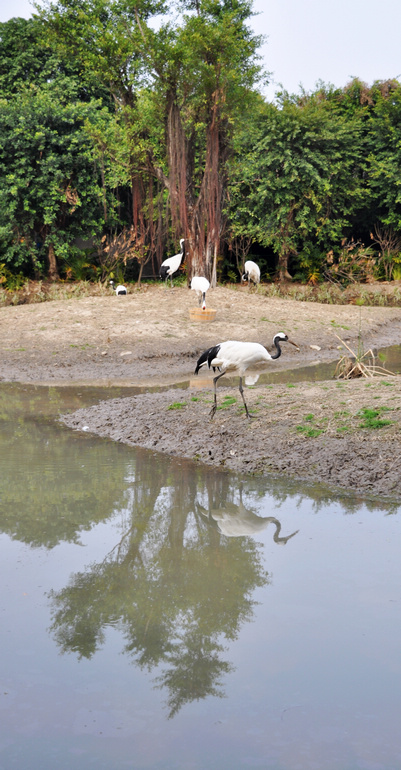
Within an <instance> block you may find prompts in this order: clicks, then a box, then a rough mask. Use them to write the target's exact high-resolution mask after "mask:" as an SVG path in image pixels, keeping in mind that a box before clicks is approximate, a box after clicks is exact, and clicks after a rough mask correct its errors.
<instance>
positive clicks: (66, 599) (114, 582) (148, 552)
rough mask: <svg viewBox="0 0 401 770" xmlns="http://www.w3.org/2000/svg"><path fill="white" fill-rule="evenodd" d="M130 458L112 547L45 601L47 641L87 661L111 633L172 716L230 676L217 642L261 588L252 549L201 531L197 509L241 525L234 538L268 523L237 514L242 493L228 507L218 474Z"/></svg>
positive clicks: (246, 613) (218, 692)
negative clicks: (149, 677) (149, 675)
mask: <svg viewBox="0 0 401 770" xmlns="http://www.w3.org/2000/svg"><path fill="white" fill-rule="evenodd" d="M135 457H136V459H135V468H133V470H132V472H131V479H132V483H130V484H129V486H128V487H127V501H126V504H125V506H124V510H123V511H121V521H120V524H119V526H118V529H114V530H113V532H115V533H118V540H117V541H116V542H115V543H114V545H113V547H112V548H110V550H109V553H108V554H107V555H106V557H105V558H104V559H103V560H102V562H101V563H92V564H90V565H88V567H87V568H86V569H85V571H83V572H76V573H75V574H73V575H72V576H71V578H70V581H69V583H68V584H67V585H66V586H65V587H64V588H62V589H61V590H59V591H52V592H51V593H50V595H49V598H50V601H51V612H52V624H51V632H52V635H53V637H54V639H55V640H56V642H57V644H58V645H59V647H60V649H61V651H62V652H64V653H74V654H76V655H77V656H78V657H79V658H91V657H92V656H94V655H95V654H96V652H97V651H98V650H100V649H101V648H102V646H103V645H104V644H105V639H106V630H107V628H108V627H111V626H112V627H114V628H118V629H119V630H120V631H121V635H122V639H123V640H124V641H123V645H124V646H123V652H124V653H125V654H126V655H127V656H129V658H130V659H131V661H132V663H134V664H135V665H136V666H138V667H139V668H141V669H144V670H148V671H149V672H150V671H152V670H153V669H156V667H157V668H158V669H159V670H158V676H157V678H156V679H155V680H154V685H155V686H156V687H157V688H159V689H163V691H164V692H166V691H167V708H168V714H169V717H173V716H174V715H175V714H177V712H178V711H179V710H180V709H181V708H182V706H183V705H184V704H186V703H189V702H191V701H194V700H200V699H203V698H206V697H210V696H214V697H216V696H217V697H224V687H223V679H224V678H225V677H226V676H227V675H228V674H229V673H230V672H231V671H232V670H233V667H232V664H231V663H230V661H229V660H227V644H224V641H226V642H232V641H233V640H235V639H236V638H237V637H238V635H239V633H240V630H241V627H242V626H243V625H244V624H245V623H247V622H250V621H251V620H252V618H253V615H254V607H255V604H256V602H255V599H254V598H253V597H254V593H255V590H256V589H257V588H260V587H263V586H267V585H268V584H269V583H270V582H271V576H270V575H269V573H268V572H267V571H266V570H265V568H264V566H263V554H262V547H261V545H260V544H258V543H256V541H255V540H254V539H253V538H246V537H245V538H244V537H237V538H234V537H232V534H233V533H232V532H231V533H230V536H229V537H225V536H223V534H222V531H223V530H222V528H221V529H220V531H219V530H218V528H217V527H210V526H208V525H206V526H205V512H204V510H206V508H205V509H204V510H202V509H203V507H204V505H203V504H204V503H206V502H207V508H208V509H209V510H211V511H212V512H213V511H215V510H216V509H218V510H220V511H222V510H224V511H225V515H224V521H225V527H226V531H227V527H228V524H227V521H228V512H231V519H232V520H233V521H234V520H235V518H236V520H237V525H238V522H239V521H241V522H242V524H241V527H242V533H243V531H244V527H245V525H246V526H247V527H248V530H249V528H250V527H252V523H253V527H254V531H255V526H256V523H258V522H259V523H262V526H263V527H265V526H266V524H267V523H269V522H270V521H272V520H273V519H272V517H270V519H269V521H267V520H266V519H265V520H263V519H261V518H260V517H258V516H256V515H255V514H254V513H253V512H252V511H246V508H245V506H244V505H243V503H242V491H241V493H240V503H234V500H235V498H236V496H237V490H236V489H235V488H234V489H233V486H232V483H230V477H229V476H228V474H227V475H226V474H216V473H213V472H210V473H207V474H205V473H204V472H203V473H201V472H200V470H199V469H196V468H194V467H193V465H190V464H188V465H185V464H181V465H179V464H177V463H173V462H171V461H169V460H167V459H166V460H164V459H163V460H161V458H160V457H158V459H157V462H155V463H153V462H152V463H150V462H149V456H148V454H147V453H145V452H138V453H136V455H135ZM199 500H201V501H202V503H199ZM235 510H236V514H235ZM212 518H213V513H212ZM121 522H122V523H123V524H121ZM274 522H277V520H276V519H274ZM220 524H221V522H220ZM279 530H280V524H279V522H277V523H276V532H275V541H276V542H278V543H279V542H284V541H285V542H286V541H287V540H288V539H289V538H290V537H293V536H294V534H295V533H293V534H292V535H289V536H287V537H286V538H280V536H279Z"/></svg>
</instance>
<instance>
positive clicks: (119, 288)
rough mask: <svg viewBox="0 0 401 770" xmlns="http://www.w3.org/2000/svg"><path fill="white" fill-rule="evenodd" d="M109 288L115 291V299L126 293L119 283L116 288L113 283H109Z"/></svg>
mask: <svg viewBox="0 0 401 770" xmlns="http://www.w3.org/2000/svg"><path fill="white" fill-rule="evenodd" d="M109 283H110V287H111V288H112V289H113V291H115V293H116V295H117V297H122V296H123V295H124V294H126V293H127V289H126V287H125V286H123V285H122V284H121V283H119V284H118V286H114V281H109Z"/></svg>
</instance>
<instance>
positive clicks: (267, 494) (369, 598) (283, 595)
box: [0, 385, 401, 770]
mask: <svg viewBox="0 0 401 770" xmlns="http://www.w3.org/2000/svg"><path fill="white" fill-rule="evenodd" d="M123 393H124V394H125V395H126V394H128V391H127V389H124V391H123ZM116 395H121V393H120V392H119V391H118V390H116V389H114V390H113V391H111V392H110V391H107V392H103V391H101V390H99V389H92V390H91V389H89V388H85V389H82V388H81V389H73V388H60V389H55V388H38V387H37V388H35V387H28V386H18V385H2V386H0V533H1V534H0V574H1V600H0V619H1V623H0V644H1V648H0V649H1V658H0V661H1V662H0V671H1V674H0V685H1V686H0V770H12V769H14V768H17V770H31V769H32V770H36V768H41V770H56V769H57V768H61V769H62V770H71V768H74V770H87V769H88V768H95V769H96V770H120V769H121V770H123V768H132V770H144V769H145V768H149V769H151V770H159V769H160V770H167V768H168V769H170V768H173V769H174V770H182V769H184V768H185V770H198V769H201V770H209V769H210V768H213V769H214V768H219V769H221V770H236V769H237V768H238V769H240V768H241V769H242V768H264V769H267V770H270V769H272V770H273V769H274V770H299V769H301V770H315V769H316V770H326V769H328V770H397V768H400V767H401V731H400V713H401V654H400V650H401V558H400V543H401V532H400V511H399V509H398V508H397V507H392V508H387V507H386V506H383V507H382V508H379V507H378V505H377V503H375V504H373V503H369V502H366V501H365V502H364V501H362V500H360V499H357V498H355V497H353V496H352V494H350V495H349V496H346V495H343V496H342V497H341V498H340V497H334V496H332V495H329V494H328V493H327V491H325V490H324V489H323V488H322V487H320V486H319V485H318V484H316V486H315V487H312V486H309V487H306V486H303V485H301V484H294V483H289V482H288V481H287V480H286V479H285V478H279V479H274V478H252V477H248V476H245V477H243V478H241V477H239V476H236V475H232V474H229V473H227V472H219V471H215V470H213V469H210V468H207V469H203V468H199V467H197V466H194V465H192V464H191V463H189V462H188V463H187V462H184V461H182V462H178V461H173V460H171V459H168V458H165V457H163V456H160V455H158V454H153V453H150V452H146V451H142V450H134V449H132V448H129V447H126V446H123V445H119V444H113V443H112V442H111V441H107V440H103V439H97V438H95V437H93V436H90V435H88V434H85V433H84V434H79V433H74V432H72V431H69V430H68V429H67V428H65V427H63V426H62V425H60V424H59V423H58V422H57V421H56V420H55V416H56V415H57V414H58V413H60V412H63V411H67V410H68V409H74V408H78V407H81V406H84V405H87V404H90V403H94V402H97V401H98V400H101V399H102V398H104V397H105V396H112V397H114V396H116ZM263 519H264V521H263Z"/></svg>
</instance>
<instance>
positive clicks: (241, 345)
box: [195, 332, 298, 419]
mask: <svg viewBox="0 0 401 770" xmlns="http://www.w3.org/2000/svg"><path fill="white" fill-rule="evenodd" d="M281 342H290V343H291V345H294V346H295V347H296V348H298V345H296V344H295V342H292V341H291V340H289V339H288V337H287V335H286V334H284V332H278V334H275V335H274V337H273V345H274V346H275V348H276V352H275V353H274V354H273V355H270V353H269V352H268V351H267V350H266V348H265V347H263V345H260V343H259V342H239V341H238V340H228V341H227V342H221V343H220V344H219V345H215V346H214V347H212V348H209V349H208V350H205V352H204V353H202V355H201V356H200V358H199V359H198V362H197V364H196V369H195V374H198V372H199V369H201V368H202V366H206V365H207V366H208V368H209V369H213V371H215V370H216V369H218V371H219V374H217V375H216V377H214V378H213V384H214V403H213V406H212V409H211V412H210V414H211V416H212V417H213V416H214V415H215V413H216V409H217V393H216V384H217V380H219V379H220V377H223V375H224V374H225V373H226V372H229V371H237V372H238V374H239V392H240V393H241V397H242V400H243V402H244V407H245V412H246V416H247V417H248V419H249V418H250V417H251V416H252V415H250V414H249V411H248V407H247V405H246V401H245V398H244V391H243V387H242V378H243V376H244V374H245V372H246V370H247V369H249V367H250V366H256V365H257V364H263V363H267V362H268V361H273V360H275V359H277V358H279V357H280V356H281V347H280V343H281Z"/></svg>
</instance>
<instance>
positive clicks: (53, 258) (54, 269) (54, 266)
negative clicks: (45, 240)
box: [48, 243, 60, 281]
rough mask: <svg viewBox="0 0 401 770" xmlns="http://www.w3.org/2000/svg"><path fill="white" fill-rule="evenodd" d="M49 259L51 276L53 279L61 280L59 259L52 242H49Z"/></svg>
mask: <svg viewBox="0 0 401 770" xmlns="http://www.w3.org/2000/svg"><path fill="white" fill-rule="evenodd" d="M48 259H49V278H50V280H51V281H59V280H60V276H59V274H58V267H57V259H56V255H55V253H54V246H53V244H52V243H49V251H48Z"/></svg>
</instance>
